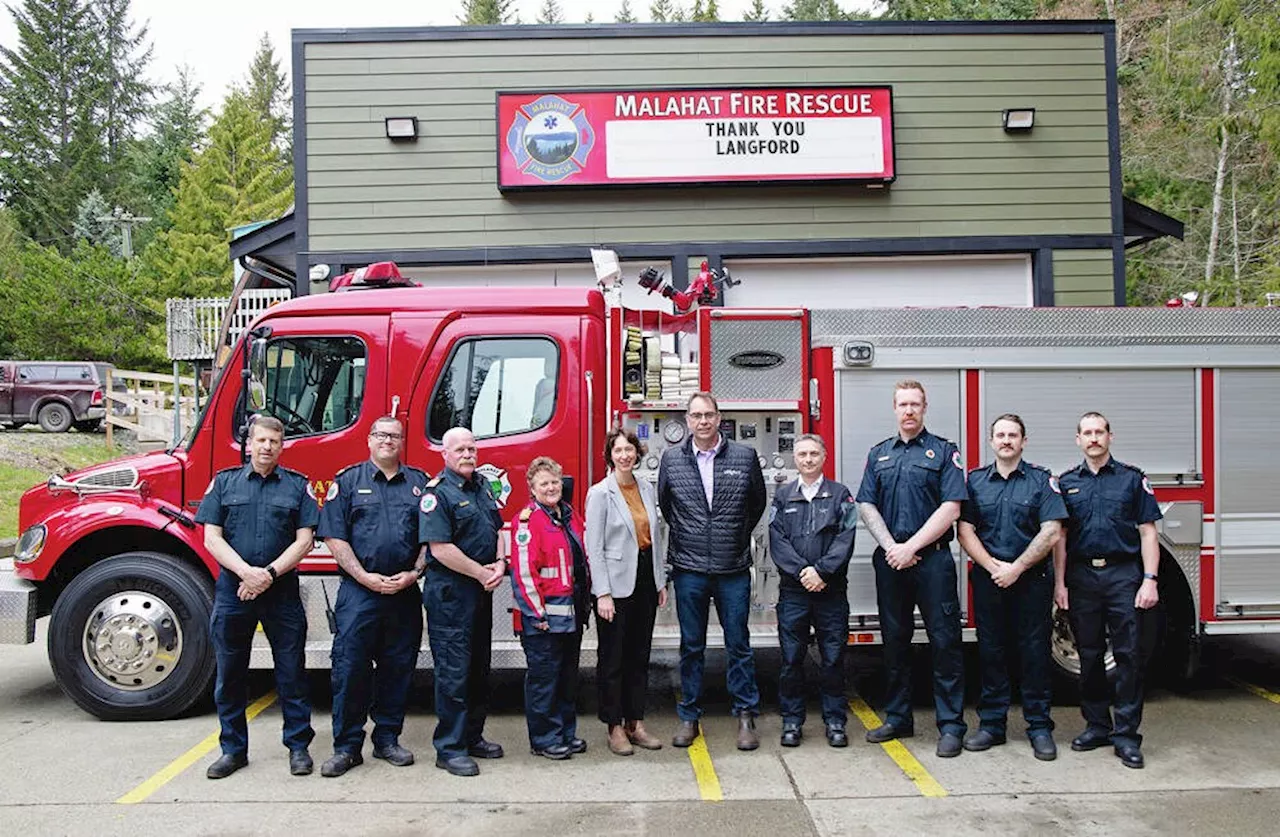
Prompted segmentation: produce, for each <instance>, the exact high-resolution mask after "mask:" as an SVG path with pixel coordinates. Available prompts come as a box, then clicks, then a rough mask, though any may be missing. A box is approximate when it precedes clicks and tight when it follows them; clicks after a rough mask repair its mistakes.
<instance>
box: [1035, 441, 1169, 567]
mask: <svg viewBox="0 0 1280 837" xmlns="http://www.w3.org/2000/svg"><path fill="white" fill-rule="evenodd" d="M1058 486H1059V487H1060V488H1061V489H1062V497H1063V499H1064V500H1066V501H1067V512H1068V518H1067V557H1068V558H1078V559H1089V558H1132V559H1141V557H1142V541H1141V539H1140V538H1139V537H1138V524H1140V523H1154V522H1155V521H1157V520H1159V519H1160V518H1161V517H1163V515H1162V514H1160V506H1159V505H1158V504H1157V503H1156V494H1155V492H1154V491H1152V490H1151V483H1150V482H1148V481H1147V478H1146V476H1145V475H1144V474H1143V473H1142V471H1140V470H1138V469H1137V468H1135V467H1133V466H1132V465H1126V464H1125V463H1123V462H1121V461H1119V460H1117V459H1114V458H1113V459H1110V460H1108V461H1107V464H1105V465H1103V466H1102V467H1101V468H1100V469H1098V473H1097V474H1094V473H1093V471H1090V470H1089V463H1088V462H1082V463H1080V464H1079V465H1077V466H1076V467H1075V468H1072V469H1071V470H1070V471H1066V472H1064V473H1063V474H1062V476H1060V477H1058Z"/></svg>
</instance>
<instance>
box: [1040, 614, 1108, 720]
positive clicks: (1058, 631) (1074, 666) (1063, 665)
mask: <svg viewBox="0 0 1280 837" xmlns="http://www.w3.org/2000/svg"><path fill="white" fill-rule="evenodd" d="M1052 620H1053V621H1052V624H1051V626H1050V628H1049V657H1050V659H1052V660H1053V673H1054V683H1053V694H1054V697H1055V698H1068V699H1071V700H1078V699H1079V697H1080V653H1079V651H1077V650H1076V638H1075V634H1073V633H1072V632H1071V621H1070V620H1069V619H1068V618H1067V612H1066V611H1065V610H1059V609H1058V606H1057V605H1056V604H1055V605H1054V606H1053V616H1052ZM1103 665H1105V666H1106V670H1107V679H1108V680H1111V681H1113V684H1114V680H1115V676H1116V658H1115V657H1114V656H1113V655H1112V653H1111V643H1110V642H1108V643H1107V653H1106V656H1105V657H1104V658H1103Z"/></svg>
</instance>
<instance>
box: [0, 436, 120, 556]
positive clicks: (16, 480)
mask: <svg viewBox="0 0 1280 837" xmlns="http://www.w3.org/2000/svg"><path fill="white" fill-rule="evenodd" d="M33 435H34V434H33ZM49 453H50V454H51V455H52V456H55V457H57V459H58V461H59V462H60V463H61V465H60V467H59V468H58V469H57V470H58V471H60V472H61V471H68V470H74V469H77V468H84V467H86V466H88V465H95V464H97V463H99V462H107V461H109V460H112V459H115V458H116V457H118V456H121V455H122V453H123V451H122V450H121V449H120V447H119V446H118V445H117V446H116V449H115V451H114V452H112V451H110V450H108V449H107V443H106V441H104V440H103V439H101V438H97V439H86V440H85V441H83V442H81V441H77V442H75V443H74V444H69V445H67V446H66V447H63V448H61V449H53V450H50V451H49ZM49 474H50V472H49V471H47V470H40V469H38V468H19V467H15V466H13V465H8V464H5V463H2V462H0V538H16V537H17V536H18V534H19V532H18V501H19V500H20V499H21V497H22V493H23V492H24V491H26V490H27V489H28V488H30V487H31V486H33V485H39V484H40V483H42V482H44V481H45V480H47V479H49Z"/></svg>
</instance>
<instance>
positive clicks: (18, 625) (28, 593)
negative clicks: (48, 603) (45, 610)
mask: <svg viewBox="0 0 1280 837" xmlns="http://www.w3.org/2000/svg"><path fill="white" fill-rule="evenodd" d="M35 641H36V586H35V585H34V584H32V583H31V582H30V581H27V580H26V579H25V578H18V577H17V576H16V575H14V574H13V572H12V571H10V570H6V571H3V572H0V645H8V644H15V645H26V644H28V643H32V642H35Z"/></svg>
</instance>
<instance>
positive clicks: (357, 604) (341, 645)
mask: <svg viewBox="0 0 1280 837" xmlns="http://www.w3.org/2000/svg"><path fill="white" fill-rule="evenodd" d="M334 616H335V619H336V621H337V624H338V633H337V635H336V636H334V638H333V653H332V655H331V659H332V660H333V671H332V673H331V680H332V683H333V750H334V752H336V753H359V752H360V750H361V749H362V748H363V746H364V723H365V719H366V717H369V718H372V719H373V746H374V747H376V748H386V747H390V746H391V745H392V744H396V743H397V742H399V740H400V732H401V730H402V729H403V728H404V708H405V703H406V702H408V699H409V686H410V683H411V682H412V680H413V671H414V669H415V668H416V667H417V663H418V649H419V648H420V647H421V645H422V609H421V608H420V607H419V605H418V590H417V587H416V586H414V587H409V588H406V589H404V590H401V591H400V592H399V593H396V594H394V595H390V596H384V595H383V594H381V593H375V592H373V591H372V590H369V589H367V588H365V587H362V586H361V585H360V584H359V583H358V582H356V581H352V580H351V579H349V578H344V579H343V580H342V586H341V587H340V588H338V600H337V604H336V605H335V607H334ZM375 663H376V664H377V670H376V671H375V670H374V664H375Z"/></svg>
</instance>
